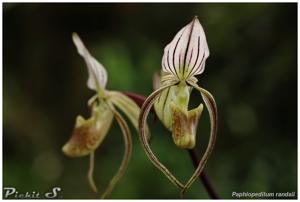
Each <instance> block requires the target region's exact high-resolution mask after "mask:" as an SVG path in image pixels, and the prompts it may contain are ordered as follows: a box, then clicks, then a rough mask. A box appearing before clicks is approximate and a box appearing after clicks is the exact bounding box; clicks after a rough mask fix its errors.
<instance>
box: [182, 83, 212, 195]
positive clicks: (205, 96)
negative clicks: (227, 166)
mask: <svg viewBox="0 0 300 202" xmlns="http://www.w3.org/2000/svg"><path fill="white" fill-rule="evenodd" d="M189 84H190V85H192V86H193V87H194V88H195V89H197V90H198V91H199V92H200V93H201V96H202V98H203V100H204V103H205V105H206V107H207V109H208V113H209V119H210V136H209V141H208V146H207V148H206V151H205V153H204V154H203V156H202V158H201V160H200V162H199V164H198V167H197V169H196V170H195V172H194V174H193V175H192V177H191V178H190V179H189V181H188V182H187V183H186V184H185V186H184V189H182V191H181V193H182V194H184V193H185V192H186V191H187V190H188V189H189V188H190V186H191V185H192V184H193V182H194V181H195V180H196V179H197V178H198V177H199V175H200V174H201V172H202V170H203V168H204V166H205V164H206V162H207V159H208V158H209V156H210V154H211V152H212V150H213V148H214V145H215V142H216V138H217V127H218V116H217V104H216V102H215V100H214V97H213V96H212V95H211V94H210V93H209V92H208V91H207V90H205V89H203V88H201V87H199V86H198V85H197V84H195V83H189Z"/></svg>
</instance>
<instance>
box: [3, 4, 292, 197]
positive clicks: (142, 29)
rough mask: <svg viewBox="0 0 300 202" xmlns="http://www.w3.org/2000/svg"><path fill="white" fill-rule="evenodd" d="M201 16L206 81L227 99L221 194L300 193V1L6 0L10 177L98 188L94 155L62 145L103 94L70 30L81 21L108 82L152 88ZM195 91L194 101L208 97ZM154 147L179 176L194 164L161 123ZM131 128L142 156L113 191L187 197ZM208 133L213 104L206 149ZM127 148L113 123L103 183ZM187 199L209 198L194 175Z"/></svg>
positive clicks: (214, 163) (102, 158)
mask: <svg viewBox="0 0 300 202" xmlns="http://www.w3.org/2000/svg"><path fill="white" fill-rule="evenodd" d="M194 15H198V17H199V19H200V22H201V24H202V26H203V27H204V30H205V32H206V36H207V40H208V45H209V48H210V53H211V55H210V57H209V58H208V60H207V63H206V70H205V72H204V73H203V74H202V75H200V76H198V79H199V85H201V86H202V87H204V88H206V89H207V90H209V91H210V92H211V93H212V94H213V95H214V96H215V99H216V101H217V103H218V109H219V120H220V123H219V133H218V140H217V144H216V146H215V150H214V152H213V155H212V156H211V158H210V159H209V161H208V163H207V166H206V168H205V170H206V173H207V175H208V176H209V178H210V180H211V182H212V184H213V186H214V187H215V189H216V191H217V192H218V193H219V195H220V196H221V197H222V198H231V194H232V192H233V191H236V192H243V191H245V192H261V191H263V192H287V191H289V192H292V191H297V4H296V3H287V4H279V3H276V4H232V3H231V4H217V3H214V4H200V3H199V4H179V3H178V4H50V3H44V4H7V3H5V4H3V148H4V153H3V155H4V156H3V185H4V186H14V187H16V188H17V189H19V191H20V192H21V191H31V190H35V191H39V192H41V193H43V192H45V191H48V190H49V189H51V188H52V187H54V186H59V187H61V188H62V190H63V191H62V192H61V194H60V196H61V197H63V198H94V197H97V196H96V195H94V194H93V193H92V192H91V190H90V188H89V187H88V184H87V181H86V172H87V168H88V157H85V158H78V159H71V158H68V157H66V156H64V155H63V154H62V152H61V147H62V145H63V144H64V143H65V142H66V141H67V139H68V138H69V136H70V134H71V131H72V128H73V125H74V122H75V117H76V115H78V114H81V115H84V116H85V117H87V116H88V115H89V112H88V108H87V105H86V102H87V100H88V99H89V98H90V97H91V96H92V95H93V92H92V91H90V90H89V89H88V88H87V87H86V80H87V70H86V67H85V64H84V62H83V60H82V58H81V57H80V56H79V55H78V54H77V52H76V49H75V47H74V45H73V44H72V40H71V33H72V32H73V31H76V32H78V33H79V35H80V36H81V37H82V39H83V41H84V42H85V43H86V45H87V47H88V48H89V49H90V51H91V53H92V54H93V55H94V56H95V57H96V58H97V59H98V60H99V61H100V62H101V63H102V64H103V65H104V66H105V67H106V69H107V71H108V76H109V80H108V88H109V89H115V90H121V91H122V90H125V91H133V92H136V93H140V94H142V95H148V94H149V93H150V92H151V91H152V84H151V82H152V74H153V73H154V72H155V71H157V70H159V69H160V67H161V66H160V63H161V58H162V54H163V48H164V47H165V46H166V44H167V43H169V42H170V41H171V40H172V38H173V37H174V36H175V34H176V33H177V31H179V29H181V27H183V26H185V25H186V24H187V23H189V22H190V21H191V20H192V18H193V16H194ZM199 99H200V98H199V96H198V95H193V100H192V102H193V103H194V104H196V103H199ZM149 124H150V127H151V129H152V133H153V141H152V147H153V150H154V151H155V152H156V153H158V156H159V157H160V159H161V160H162V161H163V162H164V163H166V165H167V166H168V167H169V168H170V170H171V171H173V172H174V173H175V175H177V176H178V177H179V178H180V179H181V180H186V179H188V177H189V176H190V175H191V173H192V172H193V167H192V163H191V162H190V159H189V157H188V155H187V153H186V152H184V151H181V150H179V149H177V148H176V147H175V146H174V145H173V143H172V141H171V136H170V135H168V132H167V131H166V130H164V129H163V127H162V126H161V125H160V124H159V123H154V122H153V121H152V119H150V121H149ZM131 129H132V134H133V143H134V145H133V155H132V159H131V162H130V165H129V167H128V170H127V172H126V175H125V176H124V178H122V180H121V181H120V182H119V183H118V184H117V186H116V188H115V190H114V191H113V193H112V195H111V198H116V199H126V198H133V199H149V198H178V197H179V194H178V191H177V190H176V188H175V187H173V185H171V184H170V183H169V181H168V180H167V179H166V178H165V177H164V176H163V175H162V174H161V173H160V172H159V171H158V170H157V169H156V168H154V166H153V165H152V164H151V163H150V162H149V161H148V159H147V158H146V155H145V154H144V152H143V150H142V148H141V146H140V145H139V142H138V139H137V134H136V131H135V130H134V129H133V127H131ZM208 132H209V121H208V115H207V111H205V113H204V115H203V117H202V119H201V121H200V124H199V129H198V135H197V137H198V139H197V143H198V146H197V149H198V151H199V153H200V152H203V150H204V148H205V146H206V140H207V135H208ZM122 153H123V145H122V136H121V132H120V129H119V128H118V127H117V124H116V123H114V125H113V128H112V130H111V131H110V132H109V134H108V136H107V138H106V139H105V141H104V142H103V144H102V145H101V147H99V149H98V150H97V153H96V159H97V160H96V172H95V178H96V182H97V184H98V186H99V189H100V191H102V190H103V188H104V185H105V184H106V183H107V182H108V180H109V177H110V176H111V175H112V174H113V173H114V172H115V171H116V169H117V167H118V165H119V163H120V160H121V156H122ZM186 198H192V199H196V198H209V196H208V195H207V193H206V191H205V189H204V187H203V186H202V184H201V183H200V182H199V181H196V182H195V183H194V185H193V186H192V188H191V190H190V191H189V192H188V193H187V195H186Z"/></svg>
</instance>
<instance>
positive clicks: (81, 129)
mask: <svg viewBox="0 0 300 202" xmlns="http://www.w3.org/2000/svg"><path fill="white" fill-rule="evenodd" d="M73 42H74V44H75V46H76V48H77V51H78V53H79V54H80V55H81V56H82V57H83V59H84V60H85V63H86V65H87V69H88V75H89V77H88V81H87V86H88V88H90V89H91V90H94V91H96V94H95V95H94V96H93V97H92V98H91V99H90V100H89V101H88V105H89V107H90V108H91V117H90V118H88V119H84V118H83V117H82V116H77V119H76V123H75V128H74V130H73V133H72V136H71V138H70V139H69V141H68V142H67V143H66V144H65V145H64V146H63V149H62V150H63V152H64V153H65V154H66V155H67V156H70V157H82V156H86V155H90V168H89V171H88V180H89V183H90V185H91V187H92V189H93V191H95V192H97V187H96V185H95V182H94V180H93V170H94V158H95V157H94V156H95V150H96V149H97V148H98V146H99V145H100V144H101V143H102V141H103V140H104V138H105V137H106V135H107V133H108V131H109V129H110V127H111V124H112V121H113V118H115V119H116V121H117V123H118V124H119V126H120V128H121V130H122V133H123V139H124V146H125V152H124V155H123V159H122V162H121V165H120V167H119V169H118V171H117V172H116V174H115V175H114V176H113V177H112V179H111V180H110V182H109V184H108V186H107V188H106V189H105V191H104V192H103V194H102V195H101V197H102V198H105V197H106V196H108V195H109V194H110V192H111V191H112V189H113V187H114V186H115V184H116V183H117V181H118V180H119V179H120V178H121V177H122V176H123V175H124V172H125V170H126V168H127V165H128V162H129V159H130V155H131V150H132V145H131V144H132V143H131V134H130V130H129V128H128V126H127V123H126V122H125V120H124V118H123V117H122V115H121V114H120V113H119V112H118V110H121V111H122V112H123V113H124V114H125V115H126V116H127V117H128V119H129V120H130V121H131V122H132V124H133V125H134V127H135V128H136V129H137V128H138V116H139V113H140V108H139V107H138V106H137V105H136V103H135V102H134V101H132V100H131V99H130V98H128V97H127V96H126V95H124V94H122V93H120V92H118V91H109V90H107V89H106V83H107V73H106V70H105V68H104V67H103V66H102V65H101V64H100V63H99V62H98V61H97V60H96V59H95V58H94V57H93V56H92V55H91V54H90V53H89V51H88V50H87V48H86V47H85V45H84V44H83V42H82V41H81V39H80V38H79V36H78V35H77V34H76V33H74V34H73ZM146 128H147V127H146ZM146 130H147V132H146V133H147V134H149V133H148V129H146ZM147 136H148V135H147ZM147 138H149V136H148V137H147Z"/></svg>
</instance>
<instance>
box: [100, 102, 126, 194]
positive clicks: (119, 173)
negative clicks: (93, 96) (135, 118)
mask: <svg viewBox="0 0 300 202" xmlns="http://www.w3.org/2000/svg"><path fill="white" fill-rule="evenodd" d="M109 105H110V107H111V110H112V111H113V113H114V116H115V118H116V120H117V122H118V124H119V126H120V128H121V130H122V134H123V139H124V147H125V151H124V155H123V159H122V162H121V165H120V167H119V169H118V171H117V172H116V174H115V175H114V176H113V178H112V179H111V180H110V182H109V184H108V186H107V188H106V189H105V191H104V193H103V194H102V195H101V198H102V199H104V198H106V197H107V196H108V195H109V194H110V193H111V191H112V190H113V188H114V186H115V185H116V183H117V182H118V181H119V180H120V178H121V177H122V176H123V175H124V173H125V170H126V168H127V166H128V163H129V159H130V156H131V151H132V140H131V134H130V130H129V128H128V125H127V124H126V122H125V120H124V119H123V117H122V116H121V114H120V113H119V112H118V111H117V110H115V109H114V107H113V105H112V104H110V103H109Z"/></svg>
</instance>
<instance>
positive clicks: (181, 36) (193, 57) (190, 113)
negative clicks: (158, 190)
mask: <svg viewBox="0 0 300 202" xmlns="http://www.w3.org/2000/svg"><path fill="white" fill-rule="evenodd" d="M208 56H209V49H208V45H207V41H206V36H205V33H204V30H203V28H202V26H201V24H200V22H199V20H198V18H197V17H195V18H194V19H193V21H192V22H190V23H189V24H188V25H186V26H185V27H183V28H182V29H181V30H180V31H179V32H178V33H177V34H176V36H175V37H174V39H173V40H172V41H171V42H170V43H169V44H168V45H167V46H166V47H165V49H164V55H163V58H162V71H161V79H160V87H159V88H158V89H156V90H155V91H154V92H153V93H152V94H150V95H149V96H148V98H147V99H146V101H145V102H144V104H143V106H142V109H141V113H140V117H139V137H140V141H141V143H142V146H143V148H144V150H145V152H146V154H147V156H148V158H149V159H150V160H151V162H152V163H153V164H154V165H155V166H156V167H157V168H158V169H159V170H161V171H162V172H163V173H164V174H165V175H166V177H167V178H168V179H169V180H170V181H171V182H172V183H173V184H174V185H176V186H177V187H178V188H179V189H180V190H181V193H185V192H186V191H187V189H188V188H189V187H190V186H191V185H192V183H193V182H194V181H195V179H196V178H197V177H198V176H199V175H200V174H201V172H202V170H203V168H204V166H205V164H206V161H207V159H208V157H209V156H210V154H211V152H212V150H213V147H214V143H215V140H216V133H217V106H216V102H215V100H214V98H213V96H212V95H211V94H210V93H209V92H208V91H207V90H205V89H203V88H201V87H200V86H198V84H197V82H198V80H197V78H196V77H195V76H196V75H199V74H201V73H203V71H204V67H205V61H206V59H207V57H208ZM193 89H196V90H198V91H199V92H200V94H201V96H202V98H203V101H204V103H205V105H206V107H207V109H208V112H209V116H210V125H211V126H210V138H209V142H208V146H207V149H206V151H205V153H204V154H203V156H202V158H201V161H200V162H199V164H198V167H197V169H196V170H195V172H194V173H193V175H192V176H191V178H190V179H189V180H188V181H187V182H186V183H185V184H183V183H181V182H180V181H179V180H178V179H177V178H176V177H175V176H174V175H173V174H172V173H171V172H170V171H169V170H168V169H167V168H166V167H165V166H164V165H163V164H162V163H161V162H160V161H159V160H158V159H157V157H156V156H155V154H154V153H153V152H152V150H151V148H150V145H149V142H148V140H147V130H146V120H147V116H148V114H149V111H150V109H151V107H152V106H153V105H154V109H155V112H156V114H157V116H158V118H159V119H160V121H161V122H162V123H163V125H164V126H165V127H166V128H167V129H168V130H170V131H171V132H172V138H173V141H174V143H175V144H176V145H177V146H178V147H179V148H182V149H192V148H194V147H195V145H196V129H197V124H198V120H199V117H200V115H201V113H202V110H203V105H202V104H200V105H199V106H198V107H196V108H194V109H191V110H189V109H188V105H189V99H190V94H191V91H192V90H193Z"/></svg>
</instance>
